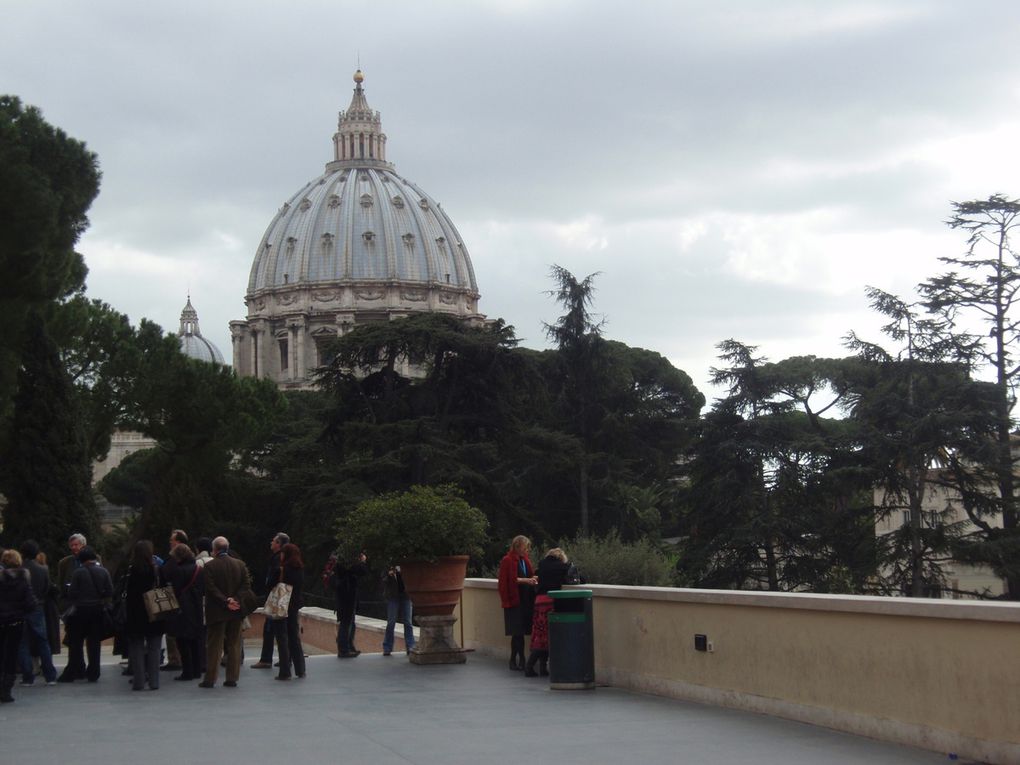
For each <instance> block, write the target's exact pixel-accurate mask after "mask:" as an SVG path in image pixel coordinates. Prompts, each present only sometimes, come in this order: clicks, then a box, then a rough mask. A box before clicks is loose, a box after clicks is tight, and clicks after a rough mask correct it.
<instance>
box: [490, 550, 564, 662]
mask: <svg viewBox="0 0 1020 765" xmlns="http://www.w3.org/2000/svg"><path fill="white" fill-rule="evenodd" d="M530 552H531V540H530V539H528V538H527V537H526V536H516V537H514V539H513V541H512V542H511V543H510V550H509V551H508V552H507V554H506V555H504V556H503V559H502V560H501V561H500V563H499V580H498V587H499V599H500V602H501V604H502V606H503V629H504V632H505V634H506V635H507V636H508V637H509V638H510V669H511V670H512V671H516V672H519V671H523V672H524V675H525V677H538V676H540V675H541V676H547V675H548V674H549V612H550V611H551V610H552V607H553V601H552V598H550V597H549V593H550V592H551V591H553V590H559V589H562V587H563V585H564V584H576V583H577V581H578V576H577V572H576V569H574V568H573V566H571V565H570V562H569V561H568V560H567V555H566V553H565V552H563V550H562V549H560V548H559V547H553V548H552V549H550V550H549V551H548V552H547V553H546V554H545V557H544V558H542V560H541V561H539V564H538V567H537V569H535V568H533V567H532V565H531V558H530V557H529V553H530ZM526 635H531V646H530V649H531V650H530V652H529V654H528V659H527V661H525V660H524V637H525V636H526ZM536 664H537V665H538V671H536V670H535V665H536Z"/></svg>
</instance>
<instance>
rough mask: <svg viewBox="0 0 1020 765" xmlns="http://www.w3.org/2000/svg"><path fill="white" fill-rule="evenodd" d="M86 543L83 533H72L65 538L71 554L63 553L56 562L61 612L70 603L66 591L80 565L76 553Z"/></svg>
mask: <svg viewBox="0 0 1020 765" xmlns="http://www.w3.org/2000/svg"><path fill="white" fill-rule="evenodd" d="M86 545H88V541H87V540H86V539H85V535H84V534H72V535H71V536H69V537H68V538H67V549H69V550H70V551H71V554H70V555H65V556H64V557H63V558H61V559H60V560H59V561H58V562H57V587H59V588H60V602H59V603H58V607H59V608H60V610H61V612H63V611H64V610H65V609H66V608H67V606H68V605H70V604H69V603H68V602H67V591H68V589H69V588H70V587H71V576H72V575H73V574H74V572H75V571H76V570H77V569H78V568H80V567H81V561H80V560H78V553H80V552H81V551H82V550H83V549H84V548H85V546H86ZM97 560H98V558H97Z"/></svg>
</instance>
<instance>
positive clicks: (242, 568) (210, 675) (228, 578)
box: [198, 537, 254, 688]
mask: <svg viewBox="0 0 1020 765" xmlns="http://www.w3.org/2000/svg"><path fill="white" fill-rule="evenodd" d="M212 548H213V558H212V560H210V561H209V562H208V563H206V564H205V567H204V568H203V569H202V573H203V575H204V576H205V622H206V640H205V645H206V657H205V677H204V678H203V680H202V682H201V683H199V684H198V687H199V688H213V687H215V685H216V677H217V675H218V674H219V668H220V658H221V657H222V656H223V649H224V646H225V647H226V650H227V679H226V681H225V682H224V683H223V684H224V685H225V686H226V687H228V688H235V687H237V680H238V678H239V677H240V675H241V620H242V619H243V618H244V616H245V613H244V610H245V609H244V607H243V606H242V603H243V602H244V601H246V600H248V599H249V598H251V597H254V596H253V595H252V593H251V574H249V573H248V567H247V566H246V565H244V561H242V560H241V559H240V558H234V557H231V555H230V542H229V541H228V540H227V538H226V537H216V538H215V539H214V540H213V542H212Z"/></svg>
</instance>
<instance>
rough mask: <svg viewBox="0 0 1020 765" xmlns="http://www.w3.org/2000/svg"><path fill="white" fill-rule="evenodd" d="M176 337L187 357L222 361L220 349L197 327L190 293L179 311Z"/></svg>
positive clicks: (220, 362) (221, 362)
mask: <svg viewBox="0 0 1020 765" xmlns="http://www.w3.org/2000/svg"><path fill="white" fill-rule="evenodd" d="M177 339H178V341H179V342H180V344H181V353H183V354H184V355H185V356H187V357H188V358H192V359H198V360H199V361H208V362H211V363H213V364H223V363H224V362H223V354H222V353H220V349H219V348H217V347H216V346H215V345H213V344H212V343H210V342H209V341H208V340H206V339H205V338H204V337H202V333H201V332H200V331H199V329H198V311H196V310H195V308H194V306H192V305H191V295H188V303H187V305H185V306H184V310H183V311H181V328H180V329H179V330H178V331H177Z"/></svg>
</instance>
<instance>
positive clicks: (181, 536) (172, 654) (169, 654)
mask: <svg viewBox="0 0 1020 765" xmlns="http://www.w3.org/2000/svg"><path fill="white" fill-rule="evenodd" d="M178 545H184V546H185V547H187V546H188V534H187V532H185V531H184V530H183V529H174V530H173V531H171V532H170V542H169V545H168V547H167V550H168V555H167V556H166V560H165V561H164V562H163V569H164V571H163V581H164V582H166V581H169V574H170V572H169V571H167V570H166V567H167V566H170V567H173V566H175V565H176V564H175V563H174V557H173V551H174V548H175V547H177V546H178ZM159 669H160V671H161V672H179V671H180V669H181V652H180V651H179V650H178V648H177V641H176V640H174V636H173V635H171V634H170V633H169V632H168V633H167V635H166V664H164V665H163V666H162V667H160V668H159Z"/></svg>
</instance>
